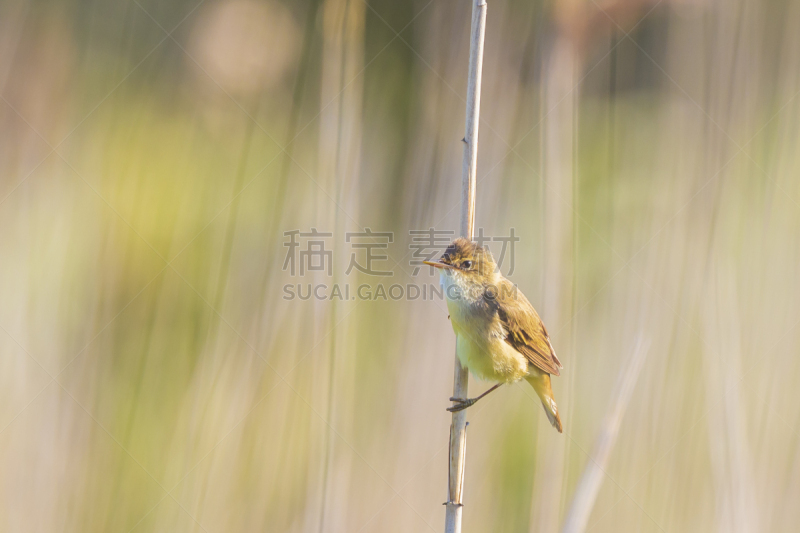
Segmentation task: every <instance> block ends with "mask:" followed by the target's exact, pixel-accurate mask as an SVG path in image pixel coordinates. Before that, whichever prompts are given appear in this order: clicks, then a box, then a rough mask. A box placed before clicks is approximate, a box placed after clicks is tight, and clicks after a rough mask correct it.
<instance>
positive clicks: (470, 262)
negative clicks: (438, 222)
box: [425, 238, 499, 285]
mask: <svg viewBox="0 0 800 533" xmlns="http://www.w3.org/2000/svg"><path fill="white" fill-rule="evenodd" d="M425 264H427V265H430V266H432V267H436V268H439V269H442V274H444V275H448V276H453V277H455V278H457V279H458V280H459V281H461V282H463V283H465V284H469V285H486V284H490V283H493V282H494V281H495V279H496V276H498V275H499V273H498V271H497V265H496V264H495V262H494V258H493V257H492V254H491V252H489V250H488V249H486V248H484V247H482V246H478V244H477V243H474V242H472V241H469V240H467V239H464V238H458V239H456V240H454V241H453V242H452V243H450V245H449V246H448V247H447V250H445V252H444V254H442V257H440V258H439V260H438V261H425Z"/></svg>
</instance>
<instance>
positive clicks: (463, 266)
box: [461, 261, 472, 270]
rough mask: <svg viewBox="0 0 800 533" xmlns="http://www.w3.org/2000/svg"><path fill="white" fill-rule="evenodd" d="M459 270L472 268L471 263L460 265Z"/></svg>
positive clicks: (465, 262)
mask: <svg viewBox="0 0 800 533" xmlns="http://www.w3.org/2000/svg"><path fill="white" fill-rule="evenodd" d="M461 268H463V269H464V270H469V269H470V268H472V261H464V262H463V263H461Z"/></svg>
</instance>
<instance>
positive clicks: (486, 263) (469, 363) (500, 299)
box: [425, 238, 563, 433]
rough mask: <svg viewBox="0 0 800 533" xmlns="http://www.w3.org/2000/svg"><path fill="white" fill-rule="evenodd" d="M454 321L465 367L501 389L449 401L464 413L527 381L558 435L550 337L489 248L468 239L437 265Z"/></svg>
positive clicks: (451, 247) (454, 244)
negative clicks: (492, 394)
mask: <svg viewBox="0 0 800 533" xmlns="http://www.w3.org/2000/svg"><path fill="white" fill-rule="evenodd" d="M425 263H426V264H428V265H430V266H432V267H436V268H438V269H440V280H441V285H442V288H443V289H444V294H445V298H446V299H447V309H448V311H449V312H450V321H451V323H452V324H453V330H454V331H455V333H456V353H457V354H458V358H459V360H460V361H461V364H462V365H463V366H464V367H466V368H468V369H469V370H470V372H472V374H473V375H474V376H475V377H477V378H480V379H484V380H487V381H493V382H496V383H497V384H496V385H495V386H493V387H492V388H491V389H489V390H487V391H486V392H484V393H483V394H481V395H480V396H477V397H475V398H450V400H451V401H453V402H455V404H456V405H454V406H452V407H450V408H448V409H447V410H448V411H460V410H462V409H466V408H467V407H469V406H471V405H473V404H474V403H475V402H477V401H478V400H480V399H481V398H483V397H484V396H486V395H487V394H489V393H490V392H492V391H493V390H495V389H497V388H498V387H499V386H500V385H502V384H503V383H513V382H515V381H519V380H520V379H525V381H527V382H528V383H530V384H531V386H533V390H535V391H536V394H537V395H538V396H539V399H540V400H541V401H542V406H543V407H544V412H545V413H546V414H547V418H548V419H549V420H550V423H551V424H552V425H553V427H554V428H556V429H557V430H558V432H559V433H561V432H562V431H563V427H562V425H561V417H560V416H558V407H557V406H556V401H555V398H554V397H553V389H552V388H551V387H550V375H551V374H553V375H556V376H558V375H559V374H560V372H559V369H561V368H563V366H562V365H561V362H560V361H559V360H558V357H556V352H555V350H553V345H552V344H551V343H550V336H549V335H548V334H547V329H546V328H545V327H544V324H543V323H542V319H541V318H539V315H538V314H537V313H536V310H535V309H534V308H533V306H532V305H531V303H530V302H529V301H528V299H527V298H525V295H523V294H522V292H520V291H519V290H518V289H517V287H516V286H515V285H514V284H512V283H511V282H510V281H509V280H507V279H506V278H505V277H503V275H502V274H501V273H500V271H499V269H498V268H497V265H496V264H495V261H494V258H493V257H492V254H491V253H490V252H489V250H488V249H486V248H483V247H481V246H478V244H476V243H474V242H472V241H469V240H467V239H463V238H459V239H456V240H455V241H453V242H452V243H451V244H450V245H449V246H448V247H447V250H445V252H444V254H443V255H442V257H441V258H440V259H439V261H438V262H433V261H426V262H425Z"/></svg>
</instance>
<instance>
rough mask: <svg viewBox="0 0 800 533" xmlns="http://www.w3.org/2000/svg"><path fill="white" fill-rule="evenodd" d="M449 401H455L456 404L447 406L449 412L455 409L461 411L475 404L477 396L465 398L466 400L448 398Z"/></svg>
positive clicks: (453, 411)
mask: <svg viewBox="0 0 800 533" xmlns="http://www.w3.org/2000/svg"><path fill="white" fill-rule="evenodd" d="M450 401H451V402H455V403H456V405H454V406H452V407H448V408H447V410H448V411H450V412H451V413H455V412H457V411H462V410H464V409H466V408H467V407H470V406H471V405H473V404H475V402H477V401H478V399H477V398H467V399H466V400H462V399H461V398H450Z"/></svg>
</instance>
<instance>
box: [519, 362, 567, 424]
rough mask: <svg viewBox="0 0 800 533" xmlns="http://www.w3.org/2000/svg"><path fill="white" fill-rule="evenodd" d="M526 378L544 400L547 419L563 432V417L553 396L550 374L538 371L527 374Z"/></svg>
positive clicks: (543, 404)
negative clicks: (559, 413)
mask: <svg viewBox="0 0 800 533" xmlns="http://www.w3.org/2000/svg"><path fill="white" fill-rule="evenodd" d="M525 380H526V381H527V382H528V383H530V384H531V386H532V387H533V390H535V391H536V394H537V395H538V396H539V399H540V400H542V407H544V412H545V414H547V419H548V420H550V423H551V424H552V425H553V427H554V428H556V429H557V430H558V432H559V433H563V427H562V426H561V417H560V416H558V406H557V405H556V399H555V397H554V396H553V389H552V388H551V387H550V374H546V373H544V372H541V373H538V372H537V374H535V375H534V374H531V375H529V376H527V377H526V378H525Z"/></svg>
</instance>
